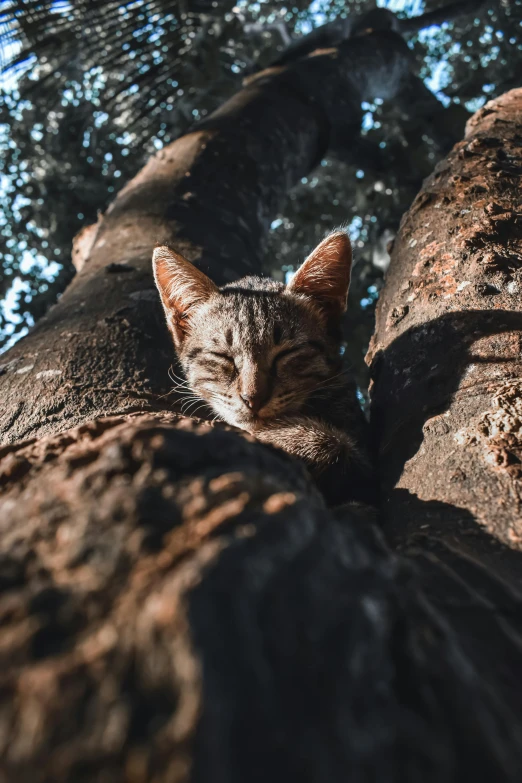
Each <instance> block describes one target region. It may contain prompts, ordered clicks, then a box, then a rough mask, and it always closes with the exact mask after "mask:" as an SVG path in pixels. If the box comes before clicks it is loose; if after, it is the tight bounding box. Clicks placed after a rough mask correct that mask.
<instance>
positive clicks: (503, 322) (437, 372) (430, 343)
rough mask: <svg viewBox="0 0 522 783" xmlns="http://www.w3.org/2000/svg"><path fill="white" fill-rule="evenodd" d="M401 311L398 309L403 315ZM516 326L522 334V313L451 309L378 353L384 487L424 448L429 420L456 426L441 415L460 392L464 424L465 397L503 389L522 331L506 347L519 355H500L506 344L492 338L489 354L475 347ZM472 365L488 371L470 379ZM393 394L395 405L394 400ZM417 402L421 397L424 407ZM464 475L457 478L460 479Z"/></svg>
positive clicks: (377, 414) (376, 403)
mask: <svg viewBox="0 0 522 783" xmlns="http://www.w3.org/2000/svg"><path fill="white" fill-rule="evenodd" d="M392 315H393V314H392ZM403 315H404V314H401V313H397V316H398V320H400V318H401V316H403ZM511 331H513V332H519V333H522V313H516V312H511V311H508V310H483V311H477V310H469V311H464V312H454V313H447V314H445V315H443V316H441V317H440V318H436V319H433V320H431V321H428V322H426V323H423V324H421V325H420V326H413V327H411V328H410V329H408V330H407V331H405V332H403V333H402V334H401V335H400V336H399V337H398V338H397V339H395V340H394V341H393V342H392V343H391V344H390V345H389V346H388V348H386V349H385V350H379V351H378V352H377V353H376V354H375V356H374V357H373V360H372V364H371V374H372V381H373V384H374V394H373V396H372V426H373V431H374V432H375V433H376V434H377V435H378V437H379V461H380V462H381V463H382V462H385V463H386V470H385V473H384V474H383V475H384V488H385V489H388V490H391V489H392V488H393V487H395V485H396V484H397V482H398V481H399V480H400V477H401V474H402V472H403V470H404V467H405V464H406V463H407V461H408V460H410V459H412V458H413V457H414V456H415V454H417V452H418V451H419V449H420V448H421V445H422V444H423V440H424V433H425V428H426V426H427V425H429V423H430V421H431V420H433V422H432V426H433V427H437V426H438V427H441V428H442V430H443V431H444V433H447V432H449V431H450V425H449V424H446V423H445V422H444V420H443V419H442V416H443V414H444V413H446V412H447V411H448V410H449V409H450V406H451V403H452V402H453V400H454V399H455V396H456V395H458V397H459V407H460V416H461V419H462V423H464V422H466V417H467V416H468V415H470V411H471V408H472V406H471V405H469V406H468V402H467V401H468V400H472V398H473V396H474V395H476V394H480V393H487V392H488V386H489V387H492V386H497V387H498V386H500V385H501V384H502V382H503V380H506V379H508V378H509V377H510V373H509V371H508V372H504V371H503V370H502V365H507V364H509V363H511V364H514V363H516V362H517V361H520V356H519V355H516V350H517V349H518V347H519V346H518V341H519V339H520V336H519V335H515V337H514V341H513V345H512V346H508V348H511V347H513V348H514V352H513V354H509V355H507V356H503V355H502V354H503V353H505V350H506V346H505V345H501V346H500V348H501V349H502V352H501V353H499V355H495V354H494V353H493V352H494V350H495V343H494V342H489V343H488V346H487V348H488V350H489V355H488V354H487V355H481V353H480V352H476V353H474V350H473V346H474V345H475V344H476V343H478V341H479V340H481V339H482V338H487V337H492V336H494V335H497V334H504V333H505V332H511ZM491 364H499V366H500V370H499V372H498V373H497V374H495V375H491V374H490V372H489V369H487V368H488V367H489V365H491ZM472 365H484V367H485V368H486V369H487V372H484V373H482V374H481V373H480V371H479V372H478V373H477V374H475V375H474V377H473V380H471V379H470V382H469V383H466V381H465V376H466V374H467V372H468V370H469V368H470V367H471V366H472ZM399 368H403V369H402V370H400V369H399ZM448 368H449V371H448ZM390 395H391V397H392V398H393V405H390ZM418 400H422V405H419V403H418ZM471 415H472V414H471ZM438 417H441V418H438ZM459 478H460V477H459V476H455V480H458V479H459ZM442 505H444V504H442Z"/></svg>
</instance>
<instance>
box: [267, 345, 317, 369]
mask: <svg viewBox="0 0 522 783" xmlns="http://www.w3.org/2000/svg"><path fill="white" fill-rule="evenodd" d="M316 353H317V351H316V349H314V348H313V347H312V346H311V345H310V344H309V343H301V344H300V345H294V346H293V347H292V348H285V349H284V350H282V351H279V353H277V354H276V355H275V356H274V358H273V360H272V371H273V372H277V370H278V369H281V368H283V367H285V366H287V365H290V364H292V365H297V364H301V363H303V362H305V361H306V360H308V359H311V358H313V356H314V355H315V354H316Z"/></svg>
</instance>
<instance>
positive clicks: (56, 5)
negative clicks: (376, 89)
mask: <svg viewBox="0 0 522 783" xmlns="http://www.w3.org/2000/svg"><path fill="white" fill-rule="evenodd" d="M381 5H383V4H382V3H381ZM441 5H444V4H441V2H440V0H439V2H435V0H431V1H430V0H427V2H425V3H423V2H422V0H402V1H401V2H398V1H395V2H394V1H393V0H390V2H387V3H386V7H388V8H389V9H390V10H391V11H394V12H397V16H398V17H399V18H402V19H409V18H413V17H416V16H419V15H422V14H428V13H432V12H436V11H437V9H439V8H441ZM372 7H373V3H371V2H360V1H359V0H353V1H351V0H350V1H348V0H347V1H346V2H341V0H314V2H309V0H293V2H292V3H291V4H289V3H285V2H282V0H275V1H274V0H269V1H267V2H255V3H253V2H247V1H246V0H238V2H236V3H234V2H232V0H219V2H216V0H214V1H213V2H212V1H211V0H177V1H176V2H171V1H170V0H169V2H167V1H166V0H135V1H134V2H111V0H71V2H59V1H57V0H25V1H24V2H22V0H12V2H10V3H8V4H7V5H6V7H4V10H3V12H2V17H0V22H1V30H2V43H3V57H2V65H3V69H4V71H3V82H4V86H3V93H2V95H3V100H2V104H1V109H0V111H1V119H0V122H1V125H0V129H1V131H0V134H1V135H0V145H1V148H2V164H1V165H2V179H1V183H2V185H1V190H0V197H1V200H2V209H1V213H0V220H1V221H2V226H1V229H2V231H1V234H2V238H1V240H0V261H1V265H2V266H1V288H0V297H1V298H2V299H3V304H2V309H1V313H0V346H6V345H8V344H10V343H12V341H13V340H14V339H16V338H18V337H19V336H21V335H22V334H24V333H25V331H26V330H27V328H28V327H30V326H31V325H32V323H34V321H35V320H36V319H37V318H38V317H40V316H41V315H42V314H43V313H44V312H45V310H46V309H47V308H48V307H49V305H50V304H52V303H53V302H54V301H55V300H56V297H57V296H59V294H60V293H61V291H62V290H63V289H64V287H65V285H66V283H67V282H68V280H69V279H70V278H71V277H72V275H73V274H74V268H73V266H72V263H71V260H70V259H71V244H72V238H73V237H74V235H75V234H76V233H77V232H78V231H79V230H80V229H81V228H82V226H84V225H86V224H89V223H92V222H94V221H95V220H96V216H97V212H98V210H100V209H101V210H102V211H103V210H104V209H105V208H106V207H107V205H108V204H109V203H110V201H111V200H112V199H113V197H114V195H115V193H116V192H117V191H118V190H119V189H120V187H121V186H122V185H123V184H124V183H125V182H126V181H127V180H128V179H129V178H130V177H132V176H133V175H134V174H135V173H136V171H137V170H138V169H139V168H140V167H141V166H142V164H143V162H144V161H145V159H146V158H147V157H148V156H149V155H150V154H151V153H152V152H153V151H154V150H155V149H159V148H161V147H162V146H163V145H164V144H166V143H168V142H169V141H171V140H172V139H174V138H176V137H177V136H178V135H180V134H181V133H183V132H186V131H187V129H188V128H190V127H191V126H192V125H193V124H194V123H197V122H198V121H199V120H200V119H203V118H204V117H205V116H206V115H208V114H209V113H210V112H212V111H213V110H214V109H215V108H217V106H218V105H219V104H221V103H222V102H223V100H224V99H226V98H227V97H228V96H230V95H231V94H232V93H233V92H234V91H236V90H237V89H238V88H239V86H240V84H241V80H242V79H244V78H245V77H248V76H249V75H250V74H252V73H253V72H254V71H255V70H256V69H257V68H259V67H265V66H267V65H269V64H270V63H271V62H272V61H274V60H275V59H276V58H277V57H278V56H279V55H280V53H281V52H282V51H283V50H284V49H285V47H286V46H287V45H288V43H289V41H290V40H291V39H297V38H298V37H300V36H304V35H306V34H309V33H310V32H311V31H312V30H313V29H314V28H317V27H319V26H321V25H324V24H327V23H329V22H333V21H338V20H341V19H344V18H349V19H351V18H352V17H354V16H356V15H360V14H362V13H364V12H366V11H368V10H369V9H370V8H372ZM438 17H439V18H437V19H435V17H432V18H433V19H435V21H437V22H438V23H437V24H429V26H428V27H423V29H419V30H415V29H413V30H412V29H410V32H408V28H407V25H405V32H404V35H405V39H406V41H407V43H408V46H409V47H410V49H411V52H412V57H413V58H414V59H415V63H416V68H417V71H418V73H419V74H420V76H421V77H422V78H423V79H424V80H425V84H426V85H427V86H428V87H429V88H430V89H431V90H432V91H433V92H434V93H435V95H436V96H437V98H438V99H439V100H440V101H441V103H442V104H443V105H444V106H447V107H448V108H449V109H450V111H449V113H448V114H447V122H448V124H449V125H451V124H452V122H454V124H455V132H454V138H458V137H459V136H460V135H461V133H462V128H463V120H464V119H465V116H466V114H467V112H471V111H474V110H476V109H477V108H479V107H480V106H481V105H482V104H483V103H484V102H485V101H486V100H488V99H489V98H491V97H494V96H496V95H499V94H501V93H503V92H504V91H505V90H507V89H509V88H510V87H512V86H513V85H514V84H516V82H517V74H518V73H519V72H520V66H521V62H522V35H521V30H520V19H521V17H522V7H521V4H520V3H519V2H513V1H510V0H506V1H505V2H504V1H503V2H499V3H496V4H495V3H479V2H477V3H454V4H450V5H449V6H448V7H447V12H446V13H444V8H442V11H441V13H439V14H438ZM440 17H444V18H446V19H447V21H444V22H441V18H440ZM432 18H430V17H426V21H427V23H429V22H430V21H431V20H432ZM411 27H412V28H414V27H415V24H413V25H411ZM416 109H417V107H416V106H413V107H412V111H408V110H407V107H406V108H405V106H404V104H400V105H399V104H397V103H395V104H393V103H391V104H387V103H386V102H384V103H383V102H382V101H377V102H376V103H375V104H372V105H370V104H365V105H363V111H364V119H363V125H362V133H361V144H360V145H358V146H357V148H356V149H353V148H352V149H343V148H342V145H341V147H340V149H339V152H338V154H336V156H335V157H333V156H331V157H328V158H326V159H325V160H323V161H321V164H320V166H318V168H317V169H316V171H315V172H314V173H313V174H312V175H311V176H310V177H307V178H305V179H303V181H302V183H301V184H300V185H299V186H298V187H296V188H295V189H294V190H293V191H292V193H291V194H290V197H289V198H288V201H287V204H286V207H285V209H284V212H283V213H282V214H280V215H279V216H278V217H277V218H276V219H275V220H274V221H273V223H272V232H271V235H270V240H269V243H268V246H267V248H266V262H265V266H266V269H267V271H269V272H271V273H272V274H276V275H284V274H285V272H287V271H290V270H291V269H292V268H293V266H294V265H295V264H296V263H298V262H299V261H301V260H302V258H303V257H304V255H305V254H306V252H307V251H308V250H309V249H310V248H311V247H312V246H313V245H314V244H315V243H316V242H317V241H318V240H319V239H320V237H321V236H322V234H323V233H324V232H325V231H326V230H328V229H330V228H331V227H332V226H335V225H339V224H348V226H349V230H350V234H351V237H352V239H353V242H354V246H355V258H356V264H357V265H356V268H355V275H354V283H353V286H352V294H351V300H352V301H351V310H350V316H349V319H350V320H349V324H348V328H349V331H350V342H349V350H350V358H351V360H352V363H353V364H354V365H355V367H356V369H357V370H358V371H359V379H360V382H361V385H364V370H363V367H362V357H363V353H364V350H365V347H366V345H367V343H368V339H369V335H370V333H371V330H372V328H373V307H374V303H375V300H376V299H377V297H378V293H379V289H380V285H381V280H382V275H383V270H384V268H385V267H386V264H387V261H388V256H387V252H386V242H387V240H389V239H390V238H391V237H392V236H393V233H394V231H395V230H396V229H397V226H398V223H399V220H400V217H401V215H402V213H403V212H404V211H405V209H406V208H407V207H408V206H409V204H410V203H411V201H412V199H413V196H414V195H415V193H416V191H417V190H418V187H419V185H420V182H421V180H422V179H423V178H424V177H425V176H427V175H428V174H429V172H430V171H431V170H432V168H433V166H434V164H435V162H436V160H437V159H438V158H439V157H440V156H441V155H442V154H443V153H444V152H445V151H446V150H445V149H444V146H445V143H444V140H441V138H440V136H438V135H437V134H436V133H435V132H434V126H433V123H432V122H431V118H430V116H429V112H428V113H424V114H423V113H422V112H421V113H420V114H419V112H417V111H416ZM450 136H451V134H450ZM448 140H449V141H452V140H453V139H452V138H450V139H448Z"/></svg>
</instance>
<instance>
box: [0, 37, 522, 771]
mask: <svg viewBox="0 0 522 783" xmlns="http://www.w3.org/2000/svg"><path fill="white" fill-rule="evenodd" d="M406 73H407V59H406V56H405V52H404V49H403V46H402V43H401V41H400V39H397V38H396V37H395V36H393V35H391V34H390V35H388V36H368V37H367V38H366V39H365V40H363V39H362V38H361V39H357V40H356V41H353V42H350V43H349V44H346V45H343V46H342V47H340V49H339V50H338V51H337V52H330V53H323V54H321V55H319V56H316V57H311V58H309V59H308V60H305V61H303V62H300V63H297V64H296V65H295V66H292V67H291V68H290V69H287V70H282V71H277V72H276V73H271V74H265V75H261V76H260V77H259V78H258V80H257V81H255V82H254V83H253V84H252V85H251V86H250V87H249V88H247V89H246V90H244V91H243V92H242V93H240V94H239V95H238V96H236V98H235V99H233V100H232V101H231V102H229V103H228V104H227V105H226V106H225V107H223V109H222V110H221V111H220V112H218V113H217V114H216V115H214V117H213V118H211V119H210V120H208V121H207V122H206V123H205V124H204V125H203V126H201V127H199V128H198V129H196V130H195V131H194V132H193V133H191V134H189V135H188V136H186V137H184V138H182V139H180V140H178V141H177V142H175V143H174V144H173V145H171V146H170V147H168V148H166V149H165V150H163V151H162V152H161V153H160V154H159V155H158V156H156V158H154V159H153V160H152V161H151V162H150V163H149V164H148V165H147V166H146V167H145V169H144V170H143V171H142V172H141V173H140V174H138V176H137V177H136V178H135V179H134V180H133V181H132V182H131V183H129V185H128V186H127V187H126V188H125V189H124V190H123V191H122V193H121V194H120V195H119V197H118V198H117V200H116V201H115V203H114V204H113V206H112V207H111V209H110V210H109V211H108V213H107V215H105V216H104V217H103V218H102V219H101V220H100V221H99V223H98V225H97V227H96V228H95V229H92V230H90V231H89V232H86V234H85V236H83V238H82V240H81V241H79V242H78V243H77V259H78V267H79V268H80V267H81V271H80V273H79V274H78V276H77V278H76V279H75V281H74V282H73V284H72V286H71V287H70V288H69V290H68V291H67V292H66V293H65V294H64V296H63V298H62V299H61V300H60V303H59V304H58V305H57V306H56V308H54V310H53V311H52V312H51V313H50V314H49V315H48V316H47V318H46V319H44V321H43V322H42V323H41V324H39V325H38V326H37V327H36V329H35V330H34V331H33V332H32V333H31V335H29V337H28V338H26V339H25V340H23V341H22V342H21V343H20V344H19V345H17V346H16V347H15V348H14V349H13V350H12V351H10V353H9V354H8V355H7V356H6V359H5V364H4V366H3V376H2V378H1V386H2V391H1V394H2V397H3V410H2V417H3V418H2V436H3V439H4V442H5V443H6V444H7V445H6V446H5V447H4V450H3V452H2V455H1V456H2V460H1V463H0V466H1V467H0V470H1V472H0V486H1V488H2V495H1V498H0V503H1V508H0V520H1V527H0V539H1V546H0V551H1V553H2V554H1V557H2V558H3V559H2V563H1V567H0V616H1V623H2V634H1V636H0V656H2V665H1V666H0V683H1V685H0V687H1V689H2V707H1V709H0V780H1V781H2V783H4V782H5V783H11V781H13V780H16V781H17V783H78V782H80V783H81V782H82V781H85V783H87V781H88V782H89V783H108V781H110V782H111V783H117V782H118V781H125V783H141V782H143V783H145V782H146V783H176V781H185V780H187V778H188V777H189V775H191V776H192V779H193V780H195V781H201V782H203V781H204V782H205V783H210V781H216V783H222V782H223V783H225V781H226V783H229V782H230V783H232V781H234V782H235V781H237V783H243V782H244V781H254V782H255V781H260V782H261V781H266V780H270V781H275V782H276V783H278V782H279V781H281V783H283V781H284V783H288V782H289V781H293V780H304V781H310V783H322V781H325V780H328V781H332V783H336V782H337V781H339V783H341V781H343V783H344V781H346V779H350V780H351V781H353V782H354V783H358V782H359V781H360V783H363V782H364V783H366V781H373V782H374V783H381V782H382V783H388V781H390V780H393V781H397V783H399V782H400V783H404V782H405V781H412V783H417V782H418V783H420V782H421V781H422V782H423V783H425V782H426V781H430V782H431V781H432V782H433V783H448V782H449V781H451V783H453V781H454V782H455V783H457V781H459V782H460V781H462V780H464V779H467V778H468V777H470V778H472V779H474V780H476V781H486V780H488V781H490V780H493V779H494V780H495V781H513V783H515V781H517V783H518V781H519V780H520V776H521V775H520V772H521V770H522V763H521V759H520V751H519V748H520V721H519V720H518V717H517V716H518V715H520V704H519V698H518V696H519V694H518V693H517V689H516V687H515V683H514V679H513V672H514V671H515V668H514V666H513V665H512V664H513V662H514V659H515V656H514V653H513V650H515V651H516V652H517V653H518V647H517V644H518V640H517V638H516V636H515V637H514V638H511V637H508V635H507V631H506V630H505V629H504V627H502V628H501V631H502V633H504V635H503V636H502V634H501V631H498V635H499V637H500V638H501V640H502V641H503V642H504V644H503V646H502V645H500V644H498V643H496V644H495V645H490V647H487V645H486V646H484V645H482V646H480V645H478V647H479V651H480V652H482V651H484V650H487V651H488V652H491V653H493V652H495V651H496V652H498V653H499V656H500V658H501V660H503V661H504V660H507V664H506V665H505V666H504V667H497V669H495V668H494V667H490V668H489V669H488V667H487V666H485V665H482V666H480V665H479V664H480V663H481V660H480V656H479V657H478V658H477V656H475V661H476V665H471V664H470V662H469V656H466V654H465V652H464V649H465V650H466V651H469V650H470V649H472V648H473V642H474V637H473V633H471V632H469V633H467V635H466V634H464V636H463V637H462V641H463V644H461V641H459V637H458V634H457V633H456V631H455V628H454V627H452V625H451V624H450V623H448V622H447V621H446V620H444V619H443V618H442V615H441V613H440V612H439V613H438V612H436V611H434V610H433V609H432V607H431V605H430V604H429V603H428V602H427V601H426V598H425V597H424V594H423V593H422V592H421V591H420V590H419V585H418V583H417V582H416V580H415V577H414V575H413V573H411V572H410V571H409V569H408V568H406V567H405V566H404V565H403V564H401V563H399V562H397V561H396V560H395V559H394V558H393V557H392V556H391V555H390V554H389V553H388V552H387V551H386V549H385V548H384V547H383V546H382V544H381V543H380V541H379V539H378V537H377V536H376V535H375V534H374V529H373V525H372V519H371V514H370V512H368V510H364V509H361V508H357V507H353V506H352V507H351V508H346V509H340V510H338V511H337V512H336V513H334V512H332V511H328V510H327V509H326V508H325V505H324V502H323V500H322V498H321V497H320V496H319V494H318V492H317V490H316V489H315V488H314V487H313V486H312V485H311V484H310V482H309V480H308V477H307V475H306V474H305V473H304V471H303V469H302V468H301V467H300V466H299V465H297V464H296V463H295V462H293V461H292V460H290V459H289V458H287V457H286V456H285V455H283V454H281V453H277V452H276V451H275V450H273V449H270V448H268V447H263V446H262V445H260V444H257V443H254V442H252V441H251V440H249V438H247V437H246V436H242V435H240V434H238V433H237V432H230V431H226V430H216V429H212V428H210V427H209V426H208V425H206V424H204V423H201V422H200V423H197V422H193V423H191V422H189V421H187V420H186V419H185V420H182V419H180V418H179V417H177V416H176V415H175V414H174V413H169V412H168V410H169V408H171V407H172V406H171V403H170V401H169V399H168V398H165V397H162V396H161V395H162V393H163V392H164V391H166V380H167V367H168V365H169V364H170V361H171V356H172V353H171V347H170V344H169V340H168V337H167V330H166V328H165V327H164V326H163V324H162V318H161V315H160V310H159V304H158V303H157V297H156V293H155V291H154V289H153V287H152V280H151V276H150V255H151V249H152V245H153V243H154V241H155V240H156V239H158V240H165V239H166V240H170V241H171V242H174V241H175V242H176V244H177V246H178V247H179V248H180V249H181V250H183V251H184V252H185V253H186V254H187V255H188V256H189V257H191V258H192V259H194V260H196V261H197V262H198V263H199V264H201V265H202V266H203V267H204V268H205V269H207V270H209V271H210V273H211V274H212V276H213V277H214V278H215V279H216V280H219V281H222V280H225V279H229V278H230V277H235V276H239V275H241V274H243V273H245V272H254V271H258V269H257V265H258V258H259V245H260V242H261V240H262V234H263V231H264V230H265V228H266V224H267V222H268V219H269V217H270V215H271V214H272V213H273V211H274V210H275V208H276V206H277V205H278V203H279V199H280V197H281V196H282V194H283V192H284V191H285V190H286V189H287V187H288V186H289V185H290V184H292V183H293V182H294V181H295V180H296V179H297V178H298V177H300V176H302V174H304V173H305V172H306V171H308V169H309V168H310V167H311V166H312V165H313V164H314V162H316V161H317V160H318V159H319V158H320V157H321V155H322V153H323V151H324V150H325V149H326V146H327V145H328V143H333V142H335V143H338V142H339V140H340V139H341V138H342V135H343V134H342V133H341V130H343V131H344V139H345V142H347V143H349V142H350V140H351V139H354V138H355V137H356V133H357V127H358V126H357V123H358V121H359V118H360V111H359V108H358V103H359V101H360V99H361V98H362V97H366V98H369V97H370V96H371V95H376V94H381V95H382V94H383V92H385V93H386V94H388V95H390V94H393V92H394V90H397V89H399V88H400V86H401V83H402V77H403V76H404V75H405V74H406ZM350 129H351V130H350ZM350 134H351V135H350ZM502 165H504V164H502ZM347 404H352V403H351V402H350V401H348V402H347ZM132 411H135V414H134V415H133V414H132ZM109 414H110V415H111V416H110V418H100V417H103V416H105V417H107V416H108V415H109ZM73 425H74V427H73ZM76 425H78V426H76ZM29 437H31V438H32V440H30V441H27V440H25V442H20V441H22V440H23V439H27V438H29ZM429 564H430V566H432V569H431V572H429V569H426V571H428V572H429V573H428V576H429V575H430V574H431V575H432V577H433V578H432V581H431V582H430V580H429V578H428V579H427V580H426V579H425V581H424V584H425V585H426V587H427V588H428V589H430V588H431V587H432V586H434V587H437V585H438V584H439V582H440V583H441V584H442V592H441V591H440V590H439V593H438V594H437V595H438V598H439V599H440V598H441V596H446V595H447V596H448V600H451V601H454V595H453V593H452V592H451V591H450V589H449V588H448V587H447V585H448V584H449V583H451V579H450V578H449V577H448V576H447V574H446V572H444V571H443V569H441V568H440V567H439V565H438V564H437V563H434V562H432V561H431V560H430V561H429ZM470 569H471V565H470ZM502 590H504V588H503V587H502V586H501V585H499V586H498V592H499V595H500V596H501V598H502V601H503V604H502V606H503V609H504V611H505V613H506V615H509V613H510V612H511V613H514V612H515V610H516V609H517V608H518V604H517V602H516V598H515V597H514V596H512V595H511V594H509V595H508V593H507V592H506V590H504V591H503V592H502ZM480 598H481V596H480V595H479V596H478V597H477V598H475V597H474V599H473V600H474V602H473V601H471V599H470V600H468V602H467V603H466V600H467V596H465V597H464V598H462V599H461V602H460V603H458V602H457V603H456V604H454V605H455V606H457V608H459V607H464V608H465V609H466V611H470V607H469V604H470V603H471V611H472V614H473V616H474V617H476V618H478V619H477V626H476V627H473V628H472V630H473V631H475V632H476V633H477V635H478V636H479V641H480V642H481V643H482V642H484V641H487V640H491V639H494V638H495V631H497V630H498V629H497V627H496V626H494V623H493V621H490V623H489V625H487V623H486V624H484V625H483V624H482V623H481V620H482V616H483V615H484V616H485V618H486V620H488V619H490V620H491V614H487V612H485V610H484V606H483V604H481V603H480ZM499 601H500V599H499ZM495 620H497V624H498V625H499V626H501V625H502V622H503V621H504V616H502V617H499V618H495ZM504 625H506V623H504ZM507 627H508V630H509V631H510V632H511V629H512V628H513V624H509V623H507ZM479 631H480V633H479ZM512 636H514V634H512ZM506 639H507V641H506ZM508 642H509V643H508ZM504 652H505V653H506V655H511V658H509V659H506V658H503V657H502V656H503V654H504ZM484 661H485V662H486V663H488V662H489V663H491V655H489V657H488V656H487V655H484ZM499 682H500V684H501V685H502V687H499ZM507 691H511V693H510V694H509V696H506V692H507Z"/></svg>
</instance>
